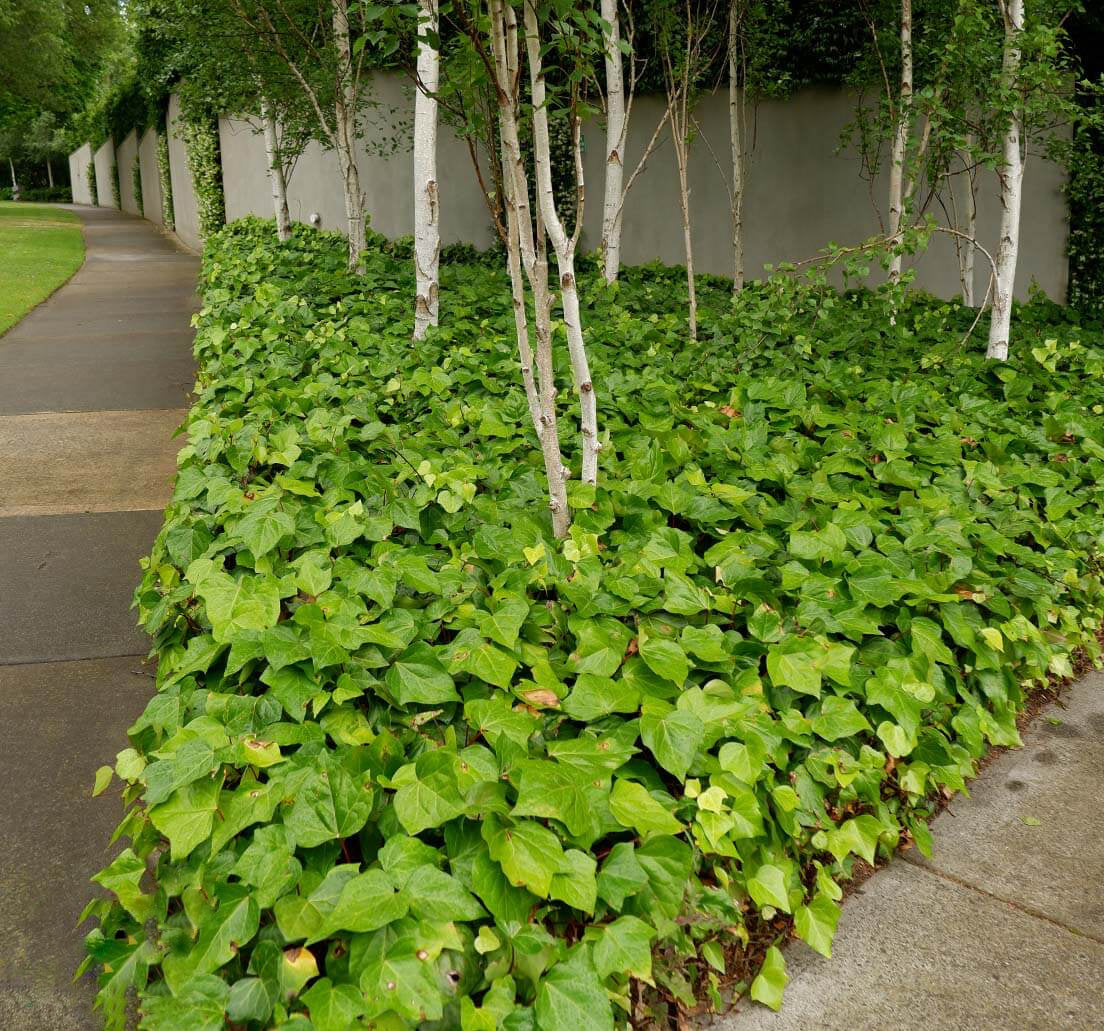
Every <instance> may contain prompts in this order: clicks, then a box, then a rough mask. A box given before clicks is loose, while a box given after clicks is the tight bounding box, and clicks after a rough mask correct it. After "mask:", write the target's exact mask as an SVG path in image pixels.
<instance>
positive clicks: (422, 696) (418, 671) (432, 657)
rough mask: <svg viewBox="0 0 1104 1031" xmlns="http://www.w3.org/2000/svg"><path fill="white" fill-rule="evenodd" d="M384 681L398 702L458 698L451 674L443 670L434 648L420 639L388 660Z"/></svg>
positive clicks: (427, 702)
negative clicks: (396, 656) (397, 655)
mask: <svg viewBox="0 0 1104 1031" xmlns="http://www.w3.org/2000/svg"><path fill="white" fill-rule="evenodd" d="M384 682H385V683H386V684H387V687H388V690H390V692H391V694H392V695H393V696H394V698H395V701H397V702H398V703H399V704H400V705H410V704H412V703H417V704H420V705H440V704H443V703H445V702H458V701H460V696H459V695H458V694H457V693H456V686H455V684H454V683H453V680H452V677H450V676H449V675H448V673H446V672H445V668H444V666H442V665H441V663H440V662H439V661H438V659H437V655H436V653H435V652H434V651H433V649H432V648H431V647H430V646H429V645H428V644H426V643H424V642H423V641H419V642H418V643H417V644H414V645H412V646H411V647H410V648H408V649H407V650H406V651H405V652H403V653H402V655H400V656H399V657H398V658H397V659H395V660H394V661H393V662H392V663H391V667H390V669H388V671H387V675H386V676H385V677H384Z"/></svg>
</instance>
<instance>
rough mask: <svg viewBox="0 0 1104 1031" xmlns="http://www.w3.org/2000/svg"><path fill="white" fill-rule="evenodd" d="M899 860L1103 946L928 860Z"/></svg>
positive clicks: (1087, 934) (905, 857) (1103, 941)
mask: <svg viewBox="0 0 1104 1031" xmlns="http://www.w3.org/2000/svg"><path fill="white" fill-rule="evenodd" d="M901 858H902V859H903V860H904V861H905V862H906V863H908V864H909V866H911V867H912V868H913V869H915V870H923V871H924V873H926V874H929V875H930V876H932V877H935V878H936V879H938V880H942V881H947V882H948V883H949V884H955V885H957V886H958V887H960V888H965V889H966V890H967V891H972V892H973V893H974V894H975V895H981V896H982V897H984V898H988V899H992V900H993V901H994V902H1001V903H1003V904H1004V905H1006V906H1009V907H1010V908H1012V909H1014V910H1016V911H1017V912H1019V913H1023V915H1024V916H1028V917H1031V919H1033V920H1041V921H1042V922H1043V923H1047V924H1050V925H1051V926H1052V927H1057V928H1059V929H1060V930H1063V931H1065V932H1066V933H1067V934H1072V935H1073V936H1074V937H1076V938H1084V939H1086V940H1087V941H1091V942H1096V944H1097V945H1104V938H1099V937H1097V936H1096V935H1095V934H1092V933H1090V932H1089V931H1082V930H1081V929H1080V928H1077V927H1071V926H1070V925H1069V924H1066V923H1063V922H1062V921H1061V920H1056V919H1055V918H1054V917H1052V916H1049V915H1048V914H1046V913H1043V912H1040V911H1039V910H1037V909H1035V908H1034V907H1033V906H1025V905H1024V904H1023V903H1022V902H1016V901H1015V900H1014V899H1008V898H1005V897H1004V896H1003V895H998V894H997V893H996V892H992V891H989V890H988V889H986V888H982V887H980V886H979V885H977V884H972V883H971V882H970V881H967V880H965V879H963V878H962V877H956V876H955V875H954V874H950V873H947V872H946V871H945V870H939V869H937V868H936V867H934V866H931V865H929V864H930V860H924V859H921V858H917V857H915V856H913V855H911V854H909V853H908V852H906V853H904V854H903V855H902V856H901Z"/></svg>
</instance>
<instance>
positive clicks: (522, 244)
mask: <svg viewBox="0 0 1104 1031" xmlns="http://www.w3.org/2000/svg"><path fill="white" fill-rule="evenodd" d="M490 29H491V37H492V51H493V55H494V74H495V83H496V87H497V92H498V116H499V134H500V137H501V140H502V169H503V180H504V184H505V198H504V199H505V216H506V222H507V226H508V230H507V267H508V270H509V273H510V282H511V289H512V295H513V297H512V299H513V308H514V320H515V328H516V331H517V338H518V351H519V356H520V358H521V368H522V377H523V380H524V382H525V390H526V396H527V399H528V401H529V410H530V414H531V415H533V416H534V419H533V424H534V428H535V429H536V432H537V438H538V440H539V441H540V445H541V453H542V455H543V458H544V471H545V477H546V480H547V483H548V508H549V511H550V513H551V516H552V531H553V533H554V534H555V536H556V537H558V538H563V537H566V536H567V532H568V530H569V529H570V526H571V511H570V509H569V508H568V504H567V481H566V473H567V470H566V469H565V468H564V464H563V456H562V453H561V451H560V440H559V428H558V424H557V417H556V383H555V373H554V369H553V364H552V319H551V312H552V299H551V297H550V295H549V290H548V259H547V252H546V247H547V243H546V239H547V238H546V236H545V233H544V230H543V222H542V220H541V219H540V217H539V215H538V216H537V219H536V226H535V228H534V218H533V215H534V213H533V212H532V210H531V208H530V204H529V181H528V176H527V175H526V172H525V161H524V157H523V155H522V150H521V139H520V134H519V126H518V121H519V118H518V115H519V109H520V95H519V93H520V74H519V67H520V61H519V49H518V24H517V15H516V13H515V12H514V9H513V7H512V6H511V5H510V3H509V2H508V0H490ZM522 267H524V269H525V274H526V278H527V279H528V281H529V287H530V290H532V294H533V324H534V325H533V328H534V334H535V336H536V340H537V351H536V370H537V375H536V382H534V378H533V353H532V351H531V349H530V345H529V331H528V324H527V316H526V304H525V296H524V288H523V286H522V284H521V277H520V270H521V268H522ZM534 401H535V405H534ZM534 408H535V409H536V411H535V412H534Z"/></svg>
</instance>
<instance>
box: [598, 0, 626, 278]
mask: <svg viewBox="0 0 1104 1031" xmlns="http://www.w3.org/2000/svg"><path fill="white" fill-rule="evenodd" d="M617 4H618V0H602V8H601V10H602V20H603V21H605V22H608V23H609V26H610V28H609V34H608V35H607V37H606V40H605V63H606V182H605V191H604V193H603V196H602V245H601V246H602V262H603V266H602V267H603V274H604V276H605V279H606V282H607V283H613V282H615V281H616V280H617V275H618V272H619V271H620V268H621V223H622V213H623V212H624V204H623V203H622V198H623V196H624V181H625V143H626V140H627V137H628V125H629V123H628V118H627V117H626V112H625V75H624V70H623V66H622V62H621V47H620V42H621V26H620V19H619V17H618V12H617Z"/></svg>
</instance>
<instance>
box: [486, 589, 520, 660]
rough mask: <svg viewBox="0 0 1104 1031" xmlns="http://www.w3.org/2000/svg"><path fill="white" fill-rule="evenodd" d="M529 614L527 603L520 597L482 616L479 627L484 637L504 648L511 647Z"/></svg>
mask: <svg viewBox="0 0 1104 1031" xmlns="http://www.w3.org/2000/svg"><path fill="white" fill-rule="evenodd" d="M528 615H529V605H528V603H527V602H524V601H522V600H520V599H518V600H511V601H507V602H505V603H503V604H501V605H499V607H498V608H497V609H495V611H494V612H490V613H487V614H486V615H484V616H482V617H481V618H480V621H479V629H480V630H481V631H482V633H483V636H484V637H489V638H490V639H491V640H492V641H497V642H498V643H499V644H501V645H502V646H503V647H504V648H513V646H514V645H515V644H516V643H517V639H518V633H519V632H520V630H521V627H522V624H524V622H525V620H526V618H527V617H528Z"/></svg>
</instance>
